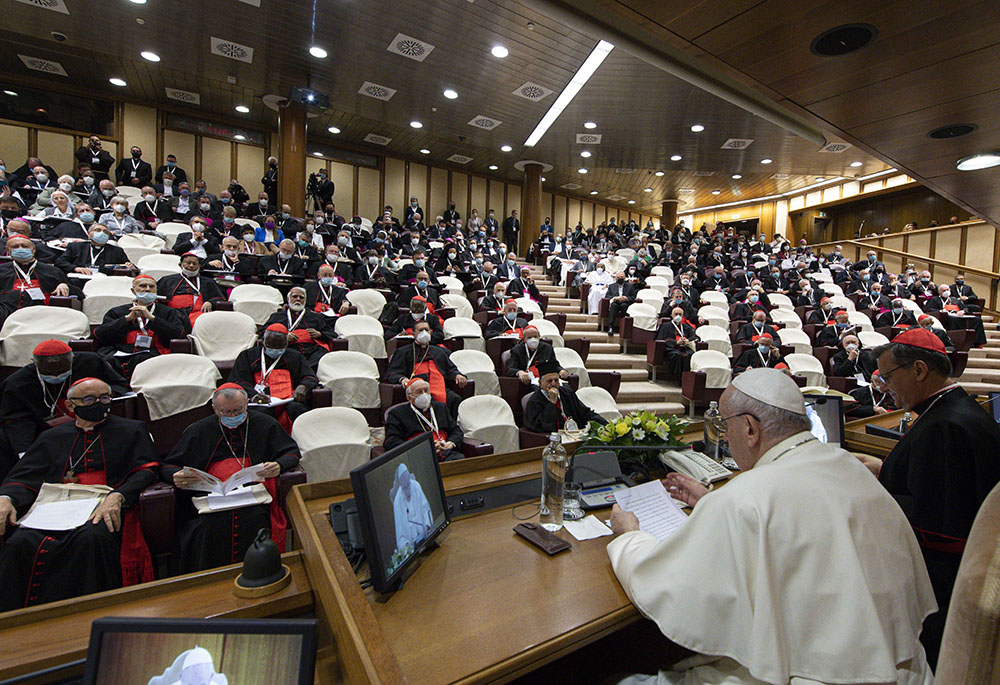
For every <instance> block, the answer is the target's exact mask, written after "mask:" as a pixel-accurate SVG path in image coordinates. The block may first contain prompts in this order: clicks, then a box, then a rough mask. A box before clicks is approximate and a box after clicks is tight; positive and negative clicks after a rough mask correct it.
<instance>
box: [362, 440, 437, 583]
mask: <svg viewBox="0 0 1000 685" xmlns="http://www.w3.org/2000/svg"><path fill="white" fill-rule="evenodd" d="M421 442H427V443H428V447H429V448H430V453H431V455H432V456H433V455H436V454H437V452H436V451H435V449H434V436H433V434H432V433H431V432H430V431H428V432H426V433H422V434H421V435H418V436H416V437H415V438H411V439H410V440H407V441H406V442H404V443H403V444H402V445H398V446H396V447H393V448H392V449H390V450H388V451H386V452H385V453H384V454H382V455H381V456H379V457H377V458H375V459H372V460H371V461H369V462H366V463H364V464H362V465H361V466H358V467H357V468H355V469H353V470H352V471H351V489H352V490H353V491H354V503H355V506H356V507H357V509H358V521H359V523H360V524H361V538H362V540H363V541H364V544H365V557H366V558H367V560H368V569H369V573H370V575H371V579H372V587H373V588H374V589H375V591H376V592H378V593H387V592H391V591H393V590H395V589H396V586H397V584H398V583H399V581H400V579H401V578H402V577H403V575H404V574H405V573H406V571H407V569H409V567H410V566H411V565H412V564H413V562H414V561H415V560H416V559H417V558H418V557H419V556H420V554H421V553H422V552H423V551H424V550H425V549H427V548H428V547H429V546H430V545H431V544H432V543H433V542H434V540H435V539H436V538H437V537H438V536H439V535H441V533H442V531H444V529H445V528H447V527H448V525H449V524H450V523H451V517H450V516H449V515H448V501H447V498H446V496H445V491H444V481H443V480H442V479H441V464H440V461H439V460H438V459H437V458H436V457H435V458H434V459H433V460H432V461H433V462H434V474H435V476H436V477H437V480H436V482H437V486H438V489H439V490H440V493H441V504H442V507H443V509H444V521H443V522H442V523H441V525H440V526H438V527H437V528H435V529H434V530H432V531H431V532H430V533H429V534H428V535H427V537H426V538H424V540H423V541H422V542H421V543H420V545H418V546H417V547H415V548H414V550H413V554H412V555H410V558H409V559H407V560H406V562H404V563H403V564H400V566H399V568H397V569H396V571H395V572H394V573H393V574H392V575H391V576H389V577H385V575H384V574H383V573H382V569H384V568H386V566H387V562H388V559H383V558H382V552H381V549H380V547H379V545H378V533H377V530H378V528H377V527H376V525H375V516H374V514H373V513H372V508H371V506H370V504H369V501H370V497H369V494H370V493H369V492H368V489H367V487H366V481H365V477H366V476H367V475H368V473H369V472H371V471H374V470H375V469H377V468H379V467H380V466H382V465H384V464H385V463H386V462H389V461H392V460H393V459H395V458H396V457H398V456H400V455H401V454H404V453H406V452H409V451H410V450H412V449H413V448H414V447H415V446H416V445H418V444H420V443H421ZM376 570H377V572H376Z"/></svg>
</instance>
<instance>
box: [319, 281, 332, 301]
mask: <svg viewBox="0 0 1000 685" xmlns="http://www.w3.org/2000/svg"><path fill="white" fill-rule="evenodd" d="M319 292H320V294H321V295H322V296H323V299H324V300H326V303H327V304H328V305H332V304H333V286H332V285H331V286H330V293H329V294H327V292H326V288H324V287H323V284H322V283H320V284H319Z"/></svg>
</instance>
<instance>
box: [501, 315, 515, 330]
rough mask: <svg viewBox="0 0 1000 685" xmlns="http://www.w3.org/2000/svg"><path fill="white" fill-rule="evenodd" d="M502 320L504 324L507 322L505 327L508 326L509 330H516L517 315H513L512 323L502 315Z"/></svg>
mask: <svg viewBox="0 0 1000 685" xmlns="http://www.w3.org/2000/svg"><path fill="white" fill-rule="evenodd" d="M503 321H504V323H505V324H507V327H508V328H510V330H512V331H516V330H517V317H516V316H515V317H514V322H513V323H511V322H510V321H508V320H507V317H506V316H504V317H503Z"/></svg>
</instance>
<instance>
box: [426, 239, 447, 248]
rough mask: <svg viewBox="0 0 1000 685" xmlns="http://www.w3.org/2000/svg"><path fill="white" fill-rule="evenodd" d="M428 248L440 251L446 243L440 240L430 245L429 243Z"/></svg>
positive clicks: (433, 241)
mask: <svg viewBox="0 0 1000 685" xmlns="http://www.w3.org/2000/svg"><path fill="white" fill-rule="evenodd" d="M427 247H429V248H431V249H432V250H440V249H441V248H442V247H444V243H442V242H441V241H440V240H432V241H430V242H429V243H427Z"/></svg>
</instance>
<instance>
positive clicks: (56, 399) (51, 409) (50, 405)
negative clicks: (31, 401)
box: [35, 369, 66, 416]
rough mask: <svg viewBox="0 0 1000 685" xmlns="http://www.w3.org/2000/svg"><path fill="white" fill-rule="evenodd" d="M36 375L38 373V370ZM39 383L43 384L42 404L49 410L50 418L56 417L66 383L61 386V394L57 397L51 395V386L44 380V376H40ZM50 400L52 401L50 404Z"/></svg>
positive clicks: (57, 394) (58, 393) (56, 395)
mask: <svg viewBox="0 0 1000 685" xmlns="http://www.w3.org/2000/svg"><path fill="white" fill-rule="evenodd" d="M35 373H38V371H37V369H36V371H35ZM38 382H39V383H41V384H42V402H43V403H44V404H45V408H46V409H48V410H49V416H55V413H56V403H58V402H59V398H60V397H61V396H62V392H63V388H64V387H65V385H66V381H63V382H62V383H60V384H59V392H57V393H56V394H55V395H50V394H49V387H48V386H49V384H48V383H46V382H45V381H43V380H42V375H41V374H38ZM49 398H51V399H52V401H51V402H49Z"/></svg>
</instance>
